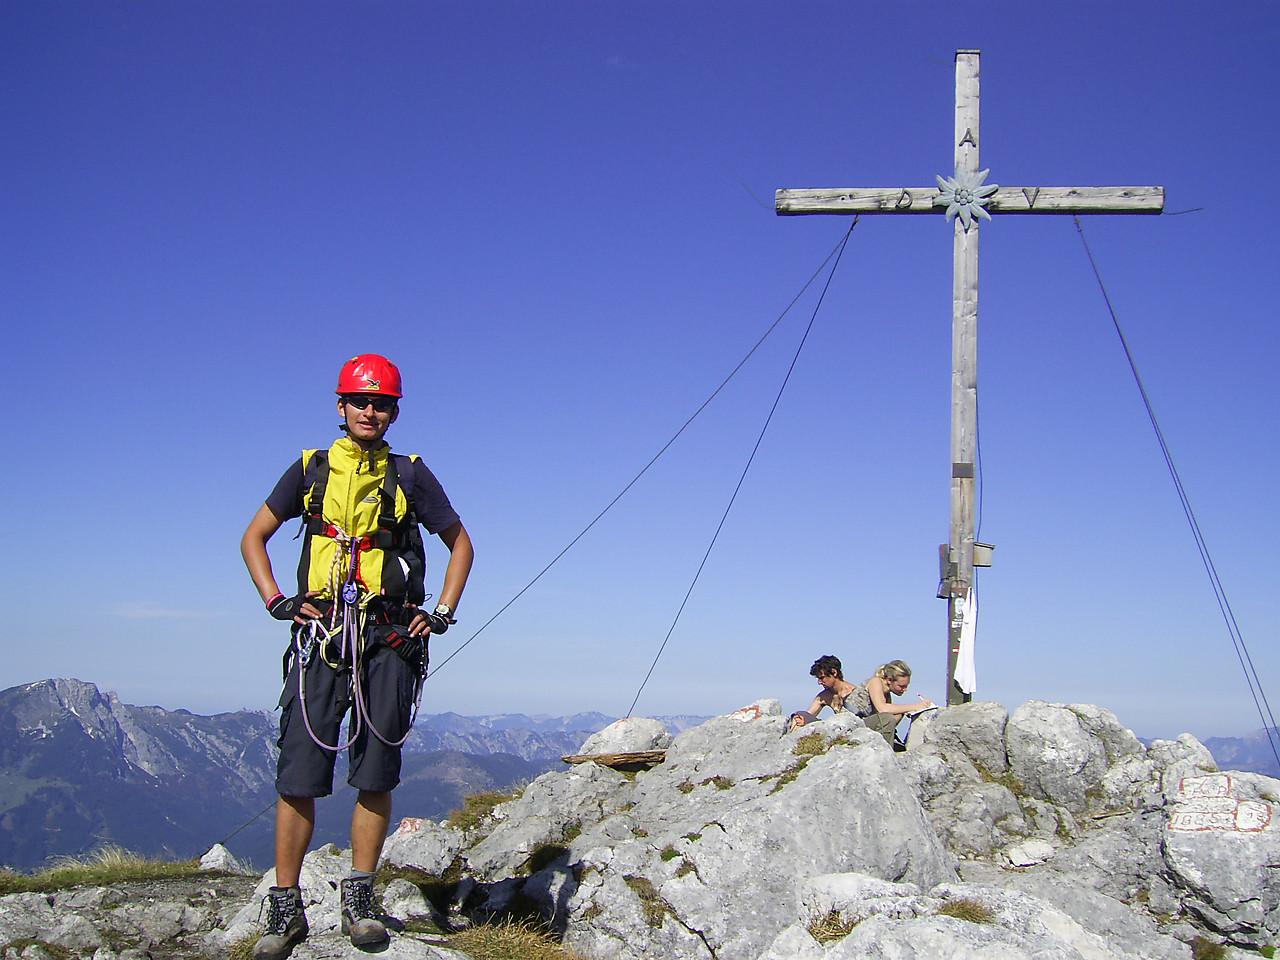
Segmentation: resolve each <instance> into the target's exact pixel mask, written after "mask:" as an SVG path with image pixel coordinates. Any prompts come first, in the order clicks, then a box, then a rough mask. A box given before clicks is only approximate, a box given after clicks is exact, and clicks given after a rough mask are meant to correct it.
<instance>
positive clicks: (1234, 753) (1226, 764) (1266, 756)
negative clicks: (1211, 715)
mask: <svg viewBox="0 0 1280 960" xmlns="http://www.w3.org/2000/svg"><path fill="white" fill-rule="evenodd" d="M1201 742H1202V743H1204V745H1205V746H1206V747H1208V748H1209V752H1210V753H1212V754H1213V759H1215V760H1217V761H1218V766H1219V767H1221V768H1222V769H1223V770H1248V771H1251V772H1253V773H1264V774H1266V775H1267V776H1268V777H1277V778H1280V759H1278V758H1277V757H1276V747H1275V746H1273V744H1280V729H1277V728H1275V727H1272V728H1271V736H1270V737H1268V736H1267V731H1266V729H1262V730H1255V731H1253V733H1249V734H1246V735H1245V736H1243V737H1210V738H1209V739H1207V740H1204V741H1201Z"/></svg>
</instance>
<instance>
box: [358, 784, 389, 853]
mask: <svg viewBox="0 0 1280 960" xmlns="http://www.w3.org/2000/svg"><path fill="white" fill-rule="evenodd" d="M390 826H391V793H390V791H388V792H386V793H374V792H373V791H371V790H361V791H360V796H359V798H358V799H357V800H356V808H355V810H354V811H352V814H351V868H352V869H353V870H358V871H360V872H361V873H374V872H376V871H377V869H378V858H379V857H380V856H382V844H383V842H384V841H385V840H386V839H387V829H388V828H389V827H390Z"/></svg>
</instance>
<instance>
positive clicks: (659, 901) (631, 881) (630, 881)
mask: <svg viewBox="0 0 1280 960" xmlns="http://www.w3.org/2000/svg"><path fill="white" fill-rule="evenodd" d="M622 881H623V883H625V884H626V885H627V886H628V887H630V888H631V892H632V893H634V894H635V895H636V896H637V897H639V898H640V908H641V909H642V910H643V911H644V921H645V923H647V924H649V926H651V927H660V926H662V921H663V920H664V919H666V916H667V914H671V915H672V916H675V911H674V910H672V909H671V904H669V903H667V901H666V900H665V899H664V898H663V896H662V894H660V893H659V892H658V888H657V887H655V886H654V885H653V883H652V881H650V880H649V879H648V878H647V877H637V876H633V875H631V874H628V875H627V876H625V877H623V878H622Z"/></svg>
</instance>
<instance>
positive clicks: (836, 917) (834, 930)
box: [808, 910, 858, 945]
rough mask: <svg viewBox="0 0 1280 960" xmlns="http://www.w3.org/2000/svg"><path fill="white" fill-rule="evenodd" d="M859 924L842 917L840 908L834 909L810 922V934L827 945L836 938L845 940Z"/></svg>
mask: <svg viewBox="0 0 1280 960" xmlns="http://www.w3.org/2000/svg"><path fill="white" fill-rule="evenodd" d="M857 925H858V924H857V922H856V921H853V920H848V921H846V920H843V919H841V917H840V911H839V910H832V911H830V912H829V913H827V914H826V915H825V916H821V917H818V918H817V919H816V920H813V921H811V922H810V923H809V928H808V929H809V936H811V937H813V939H815V940H817V941H818V942H819V943H821V944H823V945H826V944H828V943H832V942H834V941H836V940H843V939H844V938H845V937H847V936H848V935H849V934H850V933H852V932H853V928H854V927H856V926H857Z"/></svg>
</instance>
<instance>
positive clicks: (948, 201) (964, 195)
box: [933, 168, 1000, 230]
mask: <svg viewBox="0 0 1280 960" xmlns="http://www.w3.org/2000/svg"><path fill="white" fill-rule="evenodd" d="M990 172H991V170H990V168H988V169H986V170H979V171H978V172H977V173H969V172H968V171H967V170H956V175H955V176H954V177H947V178H946V179H945V180H944V179H943V178H942V177H938V178H937V180H938V195H937V196H936V197H935V198H934V200H933V205H934V206H935V207H940V206H942V205H944V204H945V205H946V207H947V223H950V222H951V221H952V220H953V219H955V218H956V217H957V216H958V217H959V218H960V222H961V223H963V224H964V228H965V230H968V229H969V227H970V226H971V225H972V224H973V223H974V218H975V217H982V218H983V219H985V220H990V219H991V214H989V213H987V211H986V209H985V208H984V205H985V204H986V202H987V201H988V200H990V199H991V195H992V194H993V193H995V192H996V191H997V190H999V189H1000V187H999V185H998V184H994V183H993V184H991V185H990V186H986V187H984V186H983V185H982V181H984V180H986V179H987V174H988V173H990Z"/></svg>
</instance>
